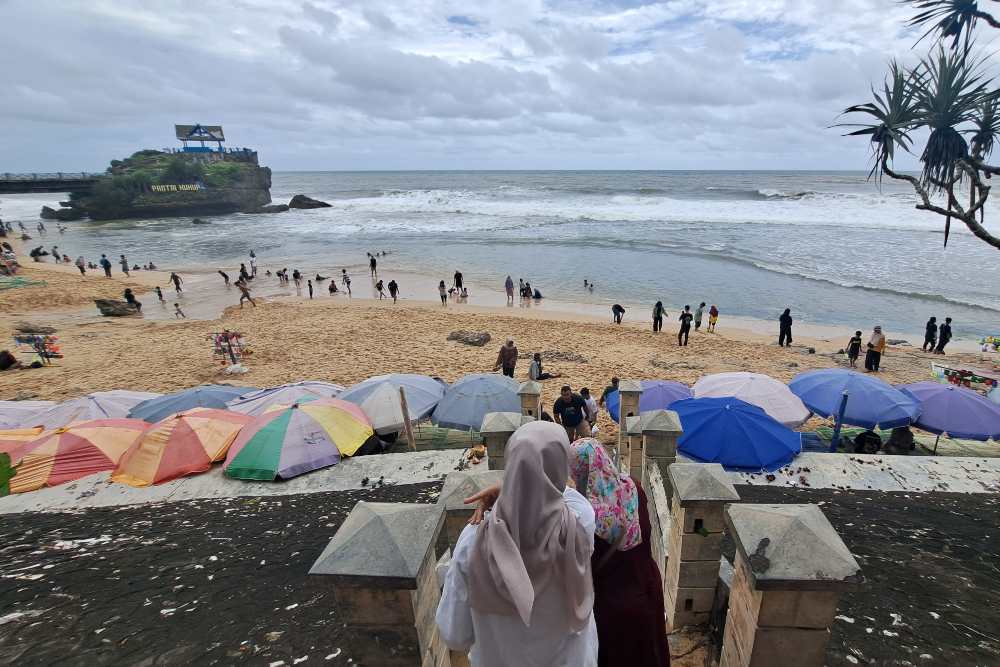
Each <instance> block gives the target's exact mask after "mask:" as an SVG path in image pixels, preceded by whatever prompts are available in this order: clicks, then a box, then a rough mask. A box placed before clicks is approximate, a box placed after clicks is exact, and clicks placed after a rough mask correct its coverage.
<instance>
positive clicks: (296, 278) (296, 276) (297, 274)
mask: <svg viewBox="0 0 1000 667" xmlns="http://www.w3.org/2000/svg"><path fill="white" fill-rule="evenodd" d="M292 282H294V283H295V289H299V288H301V287H302V272H301V271H299V270H298V269H295V270H294V271H292Z"/></svg>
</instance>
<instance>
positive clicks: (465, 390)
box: [431, 373, 521, 431]
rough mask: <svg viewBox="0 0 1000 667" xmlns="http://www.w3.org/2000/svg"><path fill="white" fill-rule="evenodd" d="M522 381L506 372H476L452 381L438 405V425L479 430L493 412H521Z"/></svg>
mask: <svg viewBox="0 0 1000 667" xmlns="http://www.w3.org/2000/svg"><path fill="white" fill-rule="evenodd" d="M518 387H520V385H519V384H518V383H517V382H515V381H514V380H512V379H511V378H509V377H507V376H506V375H497V374H495V373H473V374H471V375H466V376H465V377H463V378H462V379H461V380H459V381H458V382H456V383H455V384H453V385H451V387H449V388H448V391H446V392H445V394H444V398H442V399H441V402H440V403H438V405H437V407H436V408H434V414H433V415H431V420H432V421H433V422H434V425H435V426H440V427H442V428H456V429H459V430H462V431H468V430H470V429H471V430H473V431H478V430H479V429H480V428H481V427H482V425H483V417H485V416H486V415H487V414H488V413H490V412H521V399H520V398H519V397H518V395H517V389H518Z"/></svg>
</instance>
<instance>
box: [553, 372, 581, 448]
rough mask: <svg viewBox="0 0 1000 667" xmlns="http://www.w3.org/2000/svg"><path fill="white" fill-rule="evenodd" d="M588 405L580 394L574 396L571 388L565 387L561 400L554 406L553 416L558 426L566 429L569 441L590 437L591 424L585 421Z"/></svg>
mask: <svg viewBox="0 0 1000 667" xmlns="http://www.w3.org/2000/svg"><path fill="white" fill-rule="evenodd" d="M586 410H587V404H586V403H585V402H584V400H583V398H582V397H581V396H580V395H579V394H574V393H573V390H572V389H571V388H570V386H569V385H568V384H567V385H564V386H563V388H562V389H561V390H560V392H559V398H557V399H556V402H555V404H554V405H553V406H552V414H553V415H554V416H555V418H556V423H557V424H562V427H563V428H564V429H566V435H567V437H569V441H570V442H573V441H574V440H576V439H578V438H586V437H589V436H590V424H589V423H588V422H587V420H586V419H584V416H585V415H586Z"/></svg>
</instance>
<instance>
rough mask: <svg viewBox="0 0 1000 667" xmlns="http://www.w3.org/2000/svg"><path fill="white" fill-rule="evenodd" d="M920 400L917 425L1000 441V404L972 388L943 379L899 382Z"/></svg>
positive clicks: (957, 435)
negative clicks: (907, 382) (944, 381)
mask: <svg viewBox="0 0 1000 667" xmlns="http://www.w3.org/2000/svg"><path fill="white" fill-rule="evenodd" d="M897 388H898V389H899V390H900V391H902V392H903V393H904V394H907V395H908V396H911V397H913V398H914V399H915V400H916V401H917V402H919V403H920V407H921V413H920V417H918V418H917V421H916V422H914V425H915V426H917V427H918V428H922V429H923V430H925V431H930V432H931V433H936V434H938V435H942V434H947V435H948V436H949V437H952V438H959V439H962V440H989V439H990V438H992V439H993V440H996V441H1000V405H997V404H996V403H993V402H992V401H990V400H989V399H988V398H986V397H985V396H983V395H981V394H979V393H978V392H976V391H973V390H972V389H966V388H965V387H959V386H957V385H953V384H941V383H939V382H915V383H913V384H905V385H899V386H898V387H897Z"/></svg>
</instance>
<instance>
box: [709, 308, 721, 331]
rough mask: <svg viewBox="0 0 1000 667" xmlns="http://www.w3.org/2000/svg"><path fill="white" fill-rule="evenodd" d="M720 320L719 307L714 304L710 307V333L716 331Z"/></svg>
mask: <svg viewBox="0 0 1000 667" xmlns="http://www.w3.org/2000/svg"><path fill="white" fill-rule="evenodd" d="M718 321H719V309H718V308H716V307H715V304H714V303H713V304H712V307H711V308H709V309H708V329H707V331H708V333H715V323H716V322H718Z"/></svg>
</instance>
